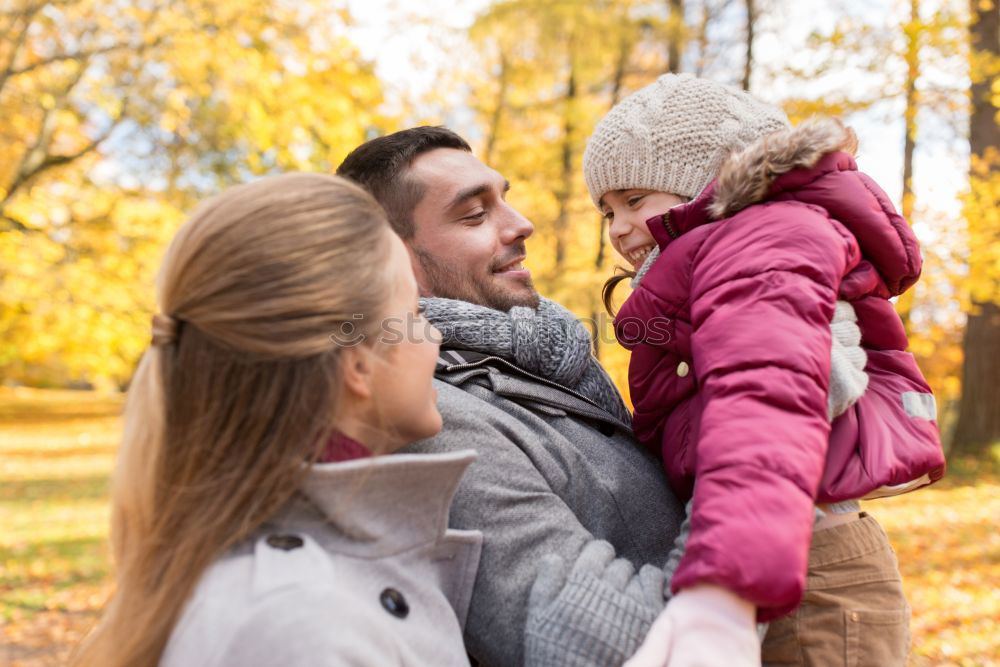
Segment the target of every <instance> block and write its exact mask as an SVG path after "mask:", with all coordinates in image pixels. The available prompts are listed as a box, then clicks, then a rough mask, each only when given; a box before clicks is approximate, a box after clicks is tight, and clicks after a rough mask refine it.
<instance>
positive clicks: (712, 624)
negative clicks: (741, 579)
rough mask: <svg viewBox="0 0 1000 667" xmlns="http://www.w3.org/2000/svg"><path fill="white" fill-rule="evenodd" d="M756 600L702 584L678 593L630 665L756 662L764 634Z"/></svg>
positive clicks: (701, 666)
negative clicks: (757, 620)
mask: <svg viewBox="0 0 1000 667" xmlns="http://www.w3.org/2000/svg"><path fill="white" fill-rule="evenodd" d="M755 615H756V613H755V610H754V607H753V605H752V604H750V603H749V602H747V601H746V600H744V599H742V598H740V597H738V596H736V595H735V594H733V593H731V592H729V591H728V590H726V589H724V588H721V587H719V586H714V585H711V584H701V585H698V586H693V587H691V588H688V589H685V590H682V591H680V592H679V593H677V595H675V596H674V597H673V598H671V600H670V602H669V603H668V604H667V608H666V609H664V610H663V613H661V614H660V616H659V618H657V619H656V622H655V623H653V626H652V627H651V628H650V629H649V634H648V635H647V636H646V640H645V641H644V642H643V643H642V646H641V647H639V650H638V651H637V652H636V653H635V655H633V656H632V658H631V659H629V660H628V662H626V663H625V667H752V666H759V665H760V640H759V639H758V637H757V630H756V626H755V625H754V618H755Z"/></svg>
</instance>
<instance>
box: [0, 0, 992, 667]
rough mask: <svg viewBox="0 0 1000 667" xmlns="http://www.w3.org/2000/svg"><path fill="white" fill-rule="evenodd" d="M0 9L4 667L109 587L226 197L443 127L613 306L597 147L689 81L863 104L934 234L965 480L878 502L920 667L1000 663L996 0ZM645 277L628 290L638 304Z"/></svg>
mask: <svg viewBox="0 0 1000 667" xmlns="http://www.w3.org/2000/svg"><path fill="white" fill-rule="evenodd" d="M414 4H415V3H408V2H398V1H395V0H341V1H339V2H338V1H337V0H52V1H49V2H46V1H43V0H0V663H4V664H58V663H59V662H61V661H63V660H64V659H65V656H66V655H67V651H68V650H69V647H71V646H72V644H73V642H75V641H76V640H77V639H78V638H79V636H80V634H81V633H82V632H83V631H85V629H86V628H87V627H88V626H89V625H90V624H91V623H92V622H93V621H94V619H95V614H96V611H95V610H96V609H98V608H99V607H100V604H101V602H102V600H103V598H104V596H105V595H106V593H107V590H108V589H107V576H108V572H109V568H110V563H109V559H108V554H107V548H106V538H105V536H106V524H107V508H106V498H107V481H108V475H109V473H110V470H111V467H112V463H113V456H114V451H115V447H116V445H117V439H118V433H119V427H120V425H119V420H118V413H119V411H120V407H121V394H120V391H121V390H122V389H123V388H124V387H125V386H127V383H128V379H129V377H130V374H131V372H132V369H133V367H134V364H135V362H136V361H137V359H138V357H139V355H140V354H141V353H142V350H143V349H144V348H145V346H146V344H147V342H148V340H149V336H150V328H149V327H150V324H149V322H150V315H151V314H152V312H153V310H154V299H153V296H154V293H153V287H152V286H153V282H154V278H155V273H156V270H157V267H158V264H159V260H160V257H161V254H162V252H163V250H164V247H165V244H166V243H167V242H168V241H169V239H170V238H171V236H172V235H173V233H174V231H175V230H176V228H177V227H178V225H180V224H181V222H182V221H183V220H184V216H185V214H186V212H187V211H189V210H190V209H191V208H192V206H193V205H194V204H195V203H196V202H197V201H199V200H200V199H201V198H203V197H205V196H207V195H209V194H212V193H215V192H217V191H218V190H219V189H220V188H223V187H225V186H226V185H229V184H232V183H238V182H242V181H245V180H248V179H251V178H254V177H256V176H259V175H262V174H267V173H274V172H280V171H286V170H310V171H321V172H330V171H332V170H334V169H335V168H336V166H337V165H338V164H339V162H340V161H341V159H342V158H343V157H344V156H345V155H346V154H347V153H348V152H349V151H350V150H351V149H352V148H353V147H355V146H356V145H357V144H359V143H361V142H362V141H364V140H366V139H369V138H372V137H374V136H378V135H380V134H385V133H388V132H392V131H395V130H398V129H402V128H404V127H408V126H412V125H417V124H445V125H448V126H449V127H451V128H453V129H455V130H457V131H458V132H459V133H461V134H463V135H464V136H465V137H466V138H467V139H469V141H470V142H471V143H472V144H473V146H474V148H475V150H476V153H477V155H478V156H479V157H480V158H481V159H482V160H483V161H485V162H486V163H488V164H490V165H491V166H493V167H495V168H497V169H498V170H500V171H501V172H502V173H503V174H504V175H505V176H506V177H507V178H508V179H509V180H510V181H511V184H512V190H511V193H510V197H509V200H510V201H511V202H512V203H513V205H514V206H515V207H517V208H518V209H519V210H521V211H522V212H523V213H524V214H525V215H527V217H529V218H530V219H531V220H532V221H533V222H534V223H535V226H536V233H535V235H534V236H533V237H532V239H531V240H530V241H529V243H528V246H529V247H528V254H529V259H528V262H527V265H528V266H529V268H530V269H531V270H532V272H533V274H534V276H535V281H536V285H537V287H538V288H539V290H540V291H541V292H542V293H543V294H545V295H546V296H549V297H552V298H554V299H556V300H559V301H561V302H562V303H564V304H566V305H567V306H568V307H570V308H571V309H572V310H574V312H576V313H577V314H578V315H579V316H580V317H581V318H587V319H589V320H592V321H596V322H599V323H602V324H601V325H600V327H601V328H602V331H599V332H598V333H599V334H600V335H598V337H597V339H598V340H597V342H596V343H595V352H596V353H597V354H598V356H599V357H600V358H601V360H602V361H603V362H604V363H605V365H606V366H607V367H608V369H609V370H610V371H611V372H612V375H613V376H614V377H615V379H616V381H617V382H618V383H619V385H620V386H621V387H622V388H623V389H624V388H625V384H626V382H625V372H626V367H627V357H626V356H625V353H624V352H623V351H621V350H620V349H618V348H617V346H616V345H615V344H614V343H613V336H612V333H611V331H610V327H609V325H608V320H607V319H602V318H601V316H600V314H601V313H602V312H603V307H602V305H601V301H600V286H601V284H602V282H603V281H604V279H605V278H606V277H607V276H608V275H609V274H610V273H611V271H612V270H613V268H614V266H615V264H616V261H617V258H616V257H615V256H614V252H613V250H611V248H610V246H609V244H608V241H607V233H606V230H605V229H604V228H603V226H602V221H601V218H600V216H599V215H598V214H597V212H596V211H595V210H594V208H593V205H592V204H591V203H590V200H589V198H588V196H587V193H586V188H585V186H584V183H583V177H582V170H581V160H582V154H583V147H584V145H585V142H586V139H587V137H588V135H589V134H590V132H591V130H592V128H593V126H594V124H595V123H596V122H597V121H598V120H599V119H600V117H601V116H602V115H603V114H604V113H606V112H607V111H608V110H609V109H610V107H611V106H613V105H614V104H615V103H616V102H617V101H618V100H620V99H622V98H623V97H624V96H626V95H628V94H629V93H630V92H632V91H634V90H636V89H638V88H640V87H642V86H643V85H645V84H647V83H649V82H651V81H652V80H654V79H655V78H656V76H658V75H659V74H662V73H664V72H668V71H670V72H692V73H696V74H699V75H703V76H708V77H711V78H714V79H716V80H719V81H724V82H727V83H732V84H734V85H737V86H741V87H743V88H746V89H748V90H750V91H751V92H753V93H754V94H755V95H758V96H759V97H761V98H763V99H765V100H767V101H769V102H773V103H777V104H780V105H782V106H783V107H784V108H785V109H786V110H787V112H788V113H789V115H790V116H791V117H792V119H793V122H795V121H798V120H801V119H803V118H805V117H808V116H810V115H813V114H830V115H836V116H841V117H843V118H844V119H845V120H846V121H847V122H848V123H849V124H850V125H852V126H853V127H854V128H855V130H856V131H857V134H858V136H859V139H860V154H859V160H858V161H859V165H860V167H861V169H863V170H864V171H867V172H868V173H870V174H871V175H872V176H873V177H874V178H875V179H876V180H877V181H878V182H879V183H880V184H881V185H882V186H883V187H884V188H885V189H886V190H887V191H888V193H889V194H890V196H891V197H892V198H893V200H894V201H895V203H896V205H897V207H898V208H900V209H901V210H902V211H903V213H904V215H905V216H906V217H907V219H908V220H909V221H910V222H911V223H912V225H913V227H914V229H915V231H916V233H917V235H918V237H919V238H920V240H921V242H922V245H923V251H924V257H925V270H924V276H923V278H922V279H921V281H920V282H919V283H918V285H917V287H916V288H915V289H913V290H911V291H910V292H908V293H907V294H906V295H904V296H903V297H902V298H900V299H899V301H898V303H897V304H896V305H897V309H898V311H899V313H900V315H901V316H902V318H903V320H904V322H905V323H906V325H907V329H908V331H909V334H910V339H911V350H912V352H913V353H914V354H915V355H916V356H917V357H918V359H919V361H920V364H921V367H922V368H923V370H924V373H925V374H926V375H927V377H928V379H929V380H930V382H931V384H932V386H933V388H934V391H935V393H936V395H937V398H938V405H939V417H940V420H939V423H940V425H941V427H942V431H943V434H944V437H945V442H946V445H947V447H948V453H949V463H950V475H949V477H948V478H947V479H946V480H945V481H944V482H942V483H940V484H939V485H938V486H937V487H935V488H933V489H931V490H928V491H924V492H920V493H917V494H913V495H908V496H903V497H901V498H897V499H892V500H885V501H876V502H875V503H869V507H868V508H867V509H869V511H872V512H874V513H876V514H877V516H878V517H879V518H880V520H882V522H883V523H884V524H885V525H886V526H887V529H888V530H889V531H890V535H891V537H892V539H893V543H894V545H895V546H896V547H897V551H898V552H899V555H900V561H901V567H902V569H903V572H904V574H905V576H906V584H907V590H908V594H909V595H910V597H911V602H912V604H913V607H914V625H913V629H914V656H913V664H917V665H929V664H934V665H938V664H941V665H945V664H956V665H989V664H1000V657H998V656H1000V639H998V637H1000V624H998V622H997V619H998V618H1000V600H998V596H997V595H996V591H997V590H1000V537H998V535H997V533H996V530H995V528H996V524H997V517H1000V483H998V480H1000V475H998V458H1000V398H998V392H997V386H998V384H1000V207H998V206H997V204H998V202H1000V125H998V123H997V112H998V108H1000V9H998V7H997V5H996V3H995V2H994V1H993V0H865V1H860V0H858V1H855V0H831V1H827V2H816V1H805V2H803V1H802V0H494V1H490V0H458V1H456V0H451V1H450V2H449V1H447V0H424V2H421V3H419V7H415V6H414ZM621 296H624V295H620V297H621Z"/></svg>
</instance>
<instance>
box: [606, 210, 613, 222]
mask: <svg viewBox="0 0 1000 667" xmlns="http://www.w3.org/2000/svg"><path fill="white" fill-rule="evenodd" d="M604 219H605V220H607V221H608V222H611V221H612V220H614V219H615V212H614V211H605V212H604Z"/></svg>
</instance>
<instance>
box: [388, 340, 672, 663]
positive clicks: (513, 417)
mask: <svg viewBox="0 0 1000 667" xmlns="http://www.w3.org/2000/svg"><path fill="white" fill-rule="evenodd" d="M455 354H458V355H459V356H455ZM441 359H442V361H441V362H440V363H439V368H438V373H437V379H436V380H435V387H436V388H437V391H438V408H439V409H440V411H441V414H442V416H443V417H444V429H443V430H442V432H441V433H440V434H439V435H437V436H435V437H433V438H431V439H429V440H425V441H422V442H419V443H416V444H414V445H412V446H410V447H409V448H408V450H407V451H411V452H449V451H456V450H460V449H464V448H468V447H472V448H473V449H475V450H476V451H477V452H478V453H479V458H478V459H477V461H476V462H475V463H474V464H473V465H472V466H470V468H469V470H468V472H467V473H466V475H465V477H463V479H462V482H461V484H460V485H459V488H458V492H457V493H456V495H455V501H454V503H453V505H452V510H451V526H452V527H454V528H459V529H473V528H474V529H478V530H481V531H482V533H483V536H484V541H483V552H482V560H481V563H480V570H479V575H478V576H477V578H476V583H475V588H474V589H473V595H472V604H471V606H470V608H469V615H468V621H467V624H466V628H465V639H466V645H467V647H468V649H469V652H470V653H471V654H472V655H473V656H474V657H476V658H477V659H478V660H479V661H480V662H481V663H483V664H484V665H518V664H521V663H522V662H523V659H524V644H525V627H526V620H527V614H528V606H529V605H528V599H529V593H530V591H531V587H532V584H533V583H534V581H535V578H536V575H537V573H538V571H539V565H540V564H541V562H542V559H543V558H544V557H546V556H550V555H555V556H559V557H560V558H561V566H563V567H565V569H566V570H567V574H568V570H569V569H570V568H571V567H572V566H573V565H574V564H575V563H576V562H577V560H578V558H579V557H580V555H581V553H582V552H583V551H584V548H585V547H587V546H588V545H592V547H593V546H594V542H595V541H597V540H606V541H607V542H610V543H611V545H613V547H614V550H615V551H616V552H617V555H618V556H620V557H623V558H625V559H627V560H628V561H631V563H632V564H633V565H635V566H636V567H639V566H641V565H644V564H654V565H657V566H662V565H663V564H665V563H666V561H667V556H668V554H669V552H670V548H671V543H672V541H673V539H674V537H675V536H676V535H677V533H678V531H679V527H680V524H681V522H682V520H683V518H684V509H683V507H682V506H681V505H680V504H679V503H678V501H677V500H676V498H675V497H674V496H673V494H672V493H671V491H670V489H669V487H668V486H667V482H666V479H665V476H664V475H663V472H662V468H661V465H660V463H659V462H658V461H657V460H656V459H655V458H654V457H653V456H651V455H650V454H648V453H647V452H646V451H644V450H643V449H642V448H641V446H640V445H638V443H637V442H636V441H635V439H634V438H633V437H632V433H631V430H630V428H629V426H628V425H626V424H624V423H621V422H620V421H618V419H616V418H615V417H613V416H612V415H611V414H609V413H608V412H606V411H604V410H602V409H601V408H599V407H597V406H596V405H594V404H593V403H591V402H590V401H588V400H587V399H585V398H583V397H582V396H579V395H576V394H574V393H573V392H571V391H570V390H568V389H565V388H562V387H560V386H558V385H555V384H554V383H551V382H549V381H547V380H545V379H544V378H538V377H535V376H533V375H531V374H529V373H527V372H525V371H523V370H520V369H518V368H517V367H515V366H513V365H512V364H510V363H509V362H507V361H505V360H503V359H500V358H499V357H485V356H484V355H481V354H477V353H466V352H458V353H456V352H452V351H443V352H442V355H441ZM633 648H634V647H633Z"/></svg>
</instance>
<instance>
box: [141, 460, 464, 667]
mask: <svg viewBox="0 0 1000 667" xmlns="http://www.w3.org/2000/svg"><path fill="white" fill-rule="evenodd" d="M474 458H475V454H474V453H472V452H469V451H463V452H455V453H448V454H440V455H433V456H426V455H397V456H383V457H375V458H371V459H360V460H355V461H348V462H344V463H335V464H323V465H317V466H314V467H313V468H312V470H311V471H310V472H309V476H308V478H307V479H306V482H305V484H304V486H303V488H302V492H303V493H302V498H301V499H298V500H296V501H294V502H293V503H291V504H290V505H289V507H287V508H286V509H285V511H283V512H282V513H281V514H280V515H279V516H277V517H275V519H273V520H272V521H269V522H268V523H267V524H265V525H264V526H263V527H262V528H261V530H260V531H259V533H258V534H257V535H255V536H254V537H253V538H252V539H249V540H247V541H246V542H245V543H243V544H240V545H238V546H237V547H236V548H234V549H233V550H232V551H231V552H229V553H227V554H226V555H225V556H224V557H223V558H221V559H220V560H219V561H217V562H216V563H215V564H214V565H212V566H211V567H210V568H209V569H208V570H207V571H206V572H205V574H204V575H203V576H202V578H201V580H200V582H199V584H198V586H197V589H196V590H195V592H194V594H193V596H192V598H191V599H190V600H189V602H188V604H187V606H186V608H185V610H184V612H183V613H182V616H181V618H180V619H179V621H178V623H177V625H176V626H175V628H174V631H173V634H172V635H171V638H170V641H169V643H168V646H167V649H166V651H165V653H164V655H163V658H162V661H161V663H160V664H161V665H163V666H164V667H200V666H206V667H207V666H222V665H233V666H236V665H239V666H240V667H253V666H255V665H259V666H260V667H265V666H266V667H272V666H275V665H279V666H281V667H299V666H305V665H319V666H321V667H323V666H329V667H333V666H335V665H336V666H341V665H442V666H447V665H468V664H469V663H468V658H467V656H466V652H465V648H464V646H463V644H462V625H463V624H464V622H465V618H466V612H467V610H468V608H469V599H470V596H471V593H472V584H473V581H474V580H475V576H476V568H477V565H478V562H479V554H480V547H481V543H482V536H481V535H480V534H479V533H478V532H474V531H456V530H448V528H447V523H448V508H449V505H450V503H451V499H452V494H453V493H454V491H455V488H456V486H457V485H458V481H459V478H460V477H461V476H462V473H463V471H464V470H465V469H466V467H467V466H468V465H469V463H470V462H471V461H472V460H473V459H474Z"/></svg>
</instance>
